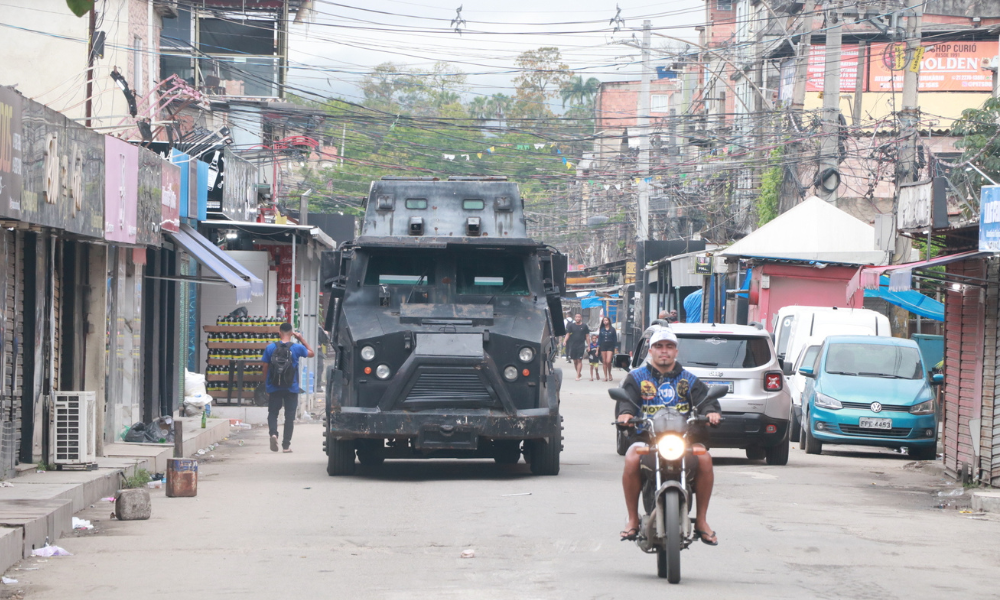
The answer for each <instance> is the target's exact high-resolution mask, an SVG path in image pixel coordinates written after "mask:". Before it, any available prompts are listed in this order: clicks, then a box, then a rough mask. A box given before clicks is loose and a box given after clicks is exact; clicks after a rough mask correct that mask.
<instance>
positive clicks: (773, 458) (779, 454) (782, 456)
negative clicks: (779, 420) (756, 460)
mask: <svg viewBox="0 0 1000 600" xmlns="http://www.w3.org/2000/svg"><path fill="white" fill-rule="evenodd" d="M790 426H791V424H789V427H790ZM789 431H791V430H790V429H789V430H788V431H785V437H783V438H781V441H780V442H778V445H777V446H772V447H770V448H768V449H767V451H766V452H767V457H766V458H767V464H769V465H772V466H775V467H783V466H785V465H787V464H788V451H789V447H790V446H791V444H789V443H788V436H789Z"/></svg>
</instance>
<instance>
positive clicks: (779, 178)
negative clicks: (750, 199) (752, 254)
mask: <svg viewBox="0 0 1000 600" xmlns="http://www.w3.org/2000/svg"><path fill="white" fill-rule="evenodd" d="M784 155H785V147H784V146H778V147H777V148H775V149H774V150H772V151H771V156H770V158H769V160H768V164H769V165H770V168H769V169H768V170H767V171H765V172H764V175H763V176H762V177H761V178H760V192H759V193H758V195H757V227H762V226H764V225H766V224H767V223H768V222H769V221H771V220H772V219H774V218H775V217H777V216H778V206H779V201H780V198H781V185H782V183H783V181H784V174H785V171H784V166H783V165H782V161H781V157H782V156H784Z"/></svg>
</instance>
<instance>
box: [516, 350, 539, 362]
mask: <svg viewBox="0 0 1000 600" xmlns="http://www.w3.org/2000/svg"><path fill="white" fill-rule="evenodd" d="M517 357H518V358H520V359H521V362H526V363H527V362H531V361H532V360H533V359H534V358H535V351H534V350H532V349H531V348H521V351H520V352H518V353H517Z"/></svg>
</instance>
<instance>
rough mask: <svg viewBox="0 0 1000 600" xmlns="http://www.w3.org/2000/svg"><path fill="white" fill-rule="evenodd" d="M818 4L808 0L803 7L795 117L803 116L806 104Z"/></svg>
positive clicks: (796, 74)
mask: <svg viewBox="0 0 1000 600" xmlns="http://www.w3.org/2000/svg"><path fill="white" fill-rule="evenodd" d="M815 10H816V4H815V3H814V2H813V0H806V2H805V4H803V5H802V15H803V16H802V32H801V33H800V34H799V45H798V47H797V49H796V52H795V85H794V86H793V87H792V113H793V116H794V117H798V116H799V115H800V114H802V109H803V107H804V106H805V103H806V77H807V76H808V74H809V52H810V48H812V27H813V12H815Z"/></svg>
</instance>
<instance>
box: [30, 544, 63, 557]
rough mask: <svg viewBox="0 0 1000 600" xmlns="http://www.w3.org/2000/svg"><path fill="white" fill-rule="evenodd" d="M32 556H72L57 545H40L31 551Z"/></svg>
mask: <svg viewBox="0 0 1000 600" xmlns="http://www.w3.org/2000/svg"><path fill="white" fill-rule="evenodd" d="M31 555H32V556H45V557H49V556H73V555H72V554H70V553H69V552H67V551H66V550H64V549H62V548H60V547H59V546H42V547H41V548H35V549H34V550H32V551H31Z"/></svg>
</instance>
